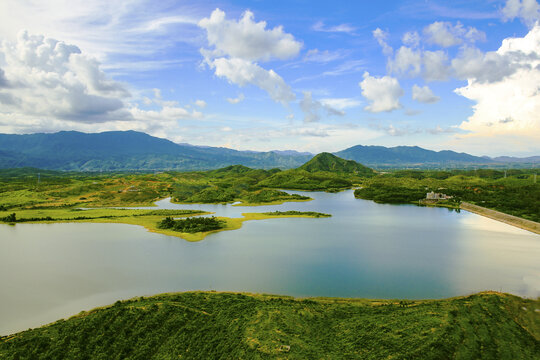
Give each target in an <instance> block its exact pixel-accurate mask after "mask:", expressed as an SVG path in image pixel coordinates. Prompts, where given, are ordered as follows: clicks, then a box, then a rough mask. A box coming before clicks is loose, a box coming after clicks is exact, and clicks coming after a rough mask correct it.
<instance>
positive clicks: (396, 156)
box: [335, 145, 494, 167]
mask: <svg viewBox="0 0 540 360" xmlns="http://www.w3.org/2000/svg"><path fill="white" fill-rule="evenodd" d="M335 154H336V155H337V156H339V157H342V158H344V159H349V160H354V161H358V162H361V163H362V164H365V165H367V166H374V165H377V166H381V165H388V166H405V165H409V166H414V165H437V166H449V167H451V166H452V165H471V164H493V163H494V161H493V160H491V159H486V158H482V157H478V156H473V155H469V154H466V153H457V152H455V151H450V150H443V151H432V150H426V149H422V148H421V147H418V146H396V147H391V148H387V147H384V146H362V145H356V146H353V147H350V148H348V149H345V150H342V151H339V152H337V153H335Z"/></svg>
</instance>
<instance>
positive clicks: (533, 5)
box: [501, 0, 540, 27]
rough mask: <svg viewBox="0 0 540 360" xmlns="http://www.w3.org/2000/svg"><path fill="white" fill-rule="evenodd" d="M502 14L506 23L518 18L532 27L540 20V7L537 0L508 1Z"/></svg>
mask: <svg viewBox="0 0 540 360" xmlns="http://www.w3.org/2000/svg"><path fill="white" fill-rule="evenodd" d="M501 12H502V15H503V20H504V21H508V20H514V19H515V18H518V19H520V20H521V21H522V22H523V23H524V24H526V25H528V26H531V27H532V26H533V25H534V24H535V23H536V22H537V21H538V20H540V5H539V4H538V3H537V2H536V0H507V1H506V4H505V6H504V8H503V9H502V10H501Z"/></svg>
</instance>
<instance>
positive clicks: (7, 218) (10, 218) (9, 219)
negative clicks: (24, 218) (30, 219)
mask: <svg viewBox="0 0 540 360" xmlns="http://www.w3.org/2000/svg"><path fill="white" fill-rule="evenodd" d="M1 220H2V221H3V222H7V223H14V222H17V214H15V213H11V214H9V215H8V216H5V217H3V218H2V219H1Z"/></svg>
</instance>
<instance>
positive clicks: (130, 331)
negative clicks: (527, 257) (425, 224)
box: [0, 292, 540, 359]
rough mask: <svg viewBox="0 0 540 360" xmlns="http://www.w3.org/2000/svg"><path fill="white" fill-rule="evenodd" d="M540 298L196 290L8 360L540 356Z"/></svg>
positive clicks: (145, 302)
mask: <svg viewBox="0 0 540 360" xmlns="http://www.w3.org/2000/svg"><path fill="white" fill-rule="evenodd" d="M539 307H540V303H539V302H538V301H533V300H525V299H521V298H518V297H515V296H511V295H507V294H496V293H482V294H477V295H472V296H468V297H461V298H454V299H448V300H431V301H395V300H361V299H359V300H346V299H306V300H301V299H293V298H290V297H280V296H270V295H264V296H263V295H247V294H233V293H212V292H194V293H178V294H165V295H158V296H155V297H150V298H139V299H135V300H129V301H123V302H117V303H116V304H114V305H113V306H110V307H107V308H102V309H96V310H94V311H90V312H87V313H81V314H79V315H77V316H75V317H73V318H71V319H69V320H67V321H64V320H61V321H58V322H56V323H54V324H51V325H48V326H45V327H42V328H39V329H34V330H28V331H25V332H22V333H18V334H15V335H11V336H7V337H4V338H1V339H0V358H2V359H60V358H61V359H179V358H181V359H218V358H227V359H274V358H280V359H320V358H325V359H326V358H329V359H352V358H354V359H357V358H362V359H390V358H392V359H479V358H483V359H538V358H539V357H540V342H539V339H540V321H539V317H540V314H539V313H538V311H535V309H538V308H539Z"/></svg>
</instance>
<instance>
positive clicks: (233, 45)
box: [199, 9, 302, 61]
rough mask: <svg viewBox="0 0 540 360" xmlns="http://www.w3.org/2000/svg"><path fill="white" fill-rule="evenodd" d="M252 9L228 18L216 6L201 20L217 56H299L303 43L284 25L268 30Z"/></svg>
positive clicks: (259, 58) (253, 59)
mask: <svg viewBox="0 0 540 360" xmlns="http://www.w3.org/2000/svg"><path fill="white" fill-rule="evenodd" d="M253 19H254V15H253V13H252V12H251V11H246V12H244V14H243V15H242V18H240V20H239V21H234V20H227V19H225V12H223V11H222V10H220V9H216V10H214V11H213V12H212V14H211V15H210V17H209V18H204V19H202V20H201V21H199V26H200V27H201V28H203V29H205V30H206V34H207V40H208V44H209V45H211V46H213V47H214V53H213V55H214V56H223V55H228V56H230V57H233V58H240V59H244V60H249V61H267V60H271V59H282V60H283V59H289V58H291V57H294V56H296V55H298V53H299V51H300V49H301V47H302V44H301V43H300V42H298V41H296V40H295V39H294V37H293V36H292V35H291V34H287V33H285V32H283V28H282V27H281V26H277V27H275V28H273V29H266V22H265V21H260V22H255V21H254V20H253Z"/></svg>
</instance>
